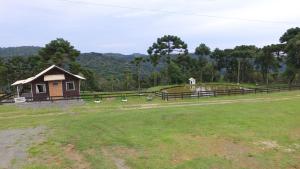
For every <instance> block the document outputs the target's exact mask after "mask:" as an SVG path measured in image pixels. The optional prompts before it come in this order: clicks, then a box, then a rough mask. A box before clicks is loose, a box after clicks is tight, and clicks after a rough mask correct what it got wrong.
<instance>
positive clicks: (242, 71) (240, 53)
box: [231, 45, 259, 84]
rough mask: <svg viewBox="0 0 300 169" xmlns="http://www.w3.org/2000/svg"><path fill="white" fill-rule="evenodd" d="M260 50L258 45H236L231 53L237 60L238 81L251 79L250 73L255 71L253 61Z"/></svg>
mask: <svg viewBox="0 0 300 169" xmlns="http://www.w3.org/2000/svg"><path fill="white" fill-rule="evenodd" d="M258 52H259V50H258V48H257V47H255V46H253V45H250V46H247V45H241V46H236V47H235V48H234V50H233V51H232V53H231V55H232V57H233V58H234V59H236V61H237V83H238V84H239V83H240V82H241V81H244V80H246V79H248V80H249V76H250V74H251V73H252V72H253V63H252V61H253V60H254V58H255V57H256V56H257V54H258Z"/></svg>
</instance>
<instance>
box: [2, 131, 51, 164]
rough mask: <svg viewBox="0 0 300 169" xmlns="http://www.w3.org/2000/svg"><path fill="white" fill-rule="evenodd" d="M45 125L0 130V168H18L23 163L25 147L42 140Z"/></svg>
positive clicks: (25, 155)
mask: <svg viewBox="0 0 300 169" xmlns="http://www.w3.org/2000/svg"><path fill="white" fill-rule="evenodd" d="M45 129H46V128H45V127H36V128H28V129H11V130H2V131H0V169H18V168H21V166H22V165H23V164H24V163H25V160H26V157H27V153H26V151H27V149H28V148H29V147H30V146H31V145H32V144H34V143H39V142H42V141H43V139H44V132H45Z"/></svg>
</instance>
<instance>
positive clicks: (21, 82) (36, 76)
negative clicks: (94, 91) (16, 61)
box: [12, 65, 85, 86]
mask: <svg viewBox="0 0 300 169" xmlns="http://www.w3.org/2000/svg"><path fill="white" fill-rule="evenodd" d="M53 68H58V69H60V70H62V71H63V72H65V73H67V74H69V75H71V76H74V77H76V78H78V79H82V80H85V78H84V77H82V76H79V75H75V74H72V73H70V72H68V71H66V70H64V69H62V68H60V67H58V66H56V65H52V66H50V67H48V68H47V69H45V70H43V71H42V72H40V73H39V74H37V75H35V76H33V77H30V78H27V79H24V80H18V81H16V82H15V83H13V84H12V86H15V85H22V84H27V83H30V82H32V81H33V80H35V79H37V78H39V77H41V76H42V75H44V74H45V73H47V72H48V71H50V70H52V69H53Z"/></svg>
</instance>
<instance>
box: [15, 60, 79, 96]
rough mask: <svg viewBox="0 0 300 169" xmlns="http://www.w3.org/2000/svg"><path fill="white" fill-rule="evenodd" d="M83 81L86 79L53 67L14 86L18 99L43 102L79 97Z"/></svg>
mask: <svg viewBox="0 0 300 169" xmlns="http://www.w3.org/2000/svg"><path fill="white" fill-rule="evenodd" d="M81 80H85V78H84V77H81V76H79V75H75V74H72V73H70V72H68V71H66V70H64V69H62V68H60V67H58V66H56V65H52V66H50V67H49V68H47V69H45V70H43V71H42V72H40V73H39V74H37V75H35V76H33V77H30V78H28V79H25V80H18V81H16V82H15V83H13V84H12V86H17V94H18V98H23V99H24V100H25V99H26V100H33V101H41V100H52V99H60V98H70V97H79V96H80V81H81ZM25 89H27V93H26V92H24V90H25ZM20 96H21V97H20ZM15 100H16V99H15ZM21 100H22V99H21Z"/></svg>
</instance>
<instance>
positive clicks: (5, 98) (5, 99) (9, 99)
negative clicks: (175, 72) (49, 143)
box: [0, 85, 300, 103]
mask: <svg viewBox="0 0 300 169" xmlns="http://www.w3.org/2000/svg"><path fill="white" fill-rule="evenodd" d="M291 90H300V85H297V86H284V87H269V88H244V89H226V90H213V91H198V92H181V93H168V92H162V91H156V92H125V93H90V94H84V93H83V94H81V96H74V97H49V98H46V99H42V100H33V98H26V100H27V101H28V102H41V101H52V102H54V101H59V100H80V99H84V100H102V99H106V98H127V97H153V96H156V97H159V98H161V99H162V100H170V99H184V98H201V97H218V96H231V95H245V94H257V93H272V92H280V91H291ZM13 97H14V95H13V94H5V95H2V96H1V97H0V103H13V102H14V100H13Z"/></svg>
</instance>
